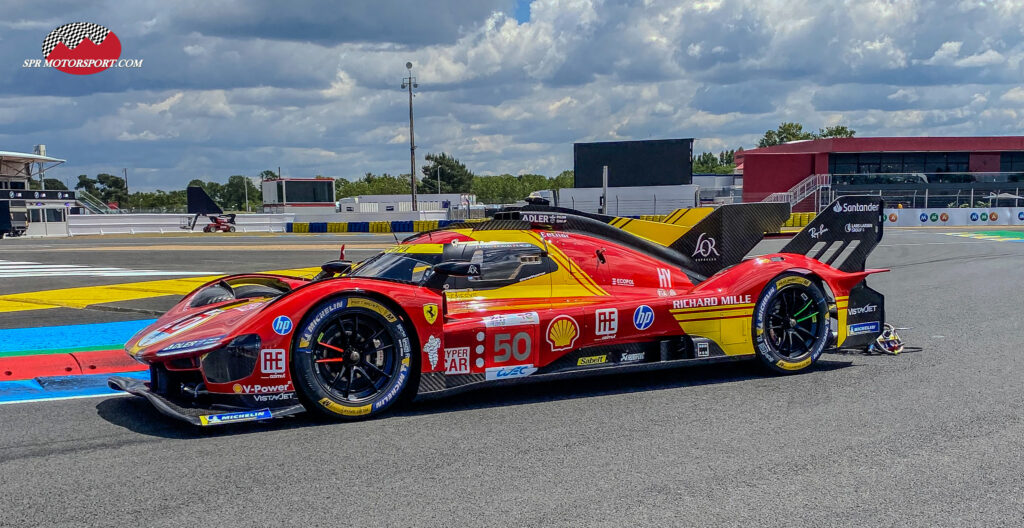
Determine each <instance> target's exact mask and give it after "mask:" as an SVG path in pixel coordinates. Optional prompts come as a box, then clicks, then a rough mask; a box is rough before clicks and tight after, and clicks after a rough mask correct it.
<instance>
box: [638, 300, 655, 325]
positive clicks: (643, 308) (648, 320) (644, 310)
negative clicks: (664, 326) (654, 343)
mask: <svg viewBox="0 0 1024 528" xmlns="http://www.w3.org/2000/svg"><path fill="white" fill-rule="evenodd" d="M652 324H654V310H652V309H651V307H650V306H647V305H646V304H641V305H640V306H637V307H636V311H635V312H633V326H634V327H636V329H637V330H641V331H642V330H647V329H648V328H650V327H651V325H652Z"/></svg>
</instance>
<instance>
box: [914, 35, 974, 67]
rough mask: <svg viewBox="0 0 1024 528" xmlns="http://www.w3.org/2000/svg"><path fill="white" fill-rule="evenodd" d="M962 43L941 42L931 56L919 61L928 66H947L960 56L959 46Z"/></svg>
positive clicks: (961, 45)
mask: <svg viewBox="0 0 1024 528" xmlns="http://www.w3.org/2000/svg"><path fill="white" fill-rule="evenodd" d="M963 45H964V43H963V42H959V41H949V42H943V43H942V45H941V46H939V49H937V50H935V53H934V54H932V56H931V58H929V59H928V60H924V61H921V64H925V65H928V66H947V65H950V64H953V61H955V60H956V58H957V57H959V56H960V48H961V47H963Z"/></svg>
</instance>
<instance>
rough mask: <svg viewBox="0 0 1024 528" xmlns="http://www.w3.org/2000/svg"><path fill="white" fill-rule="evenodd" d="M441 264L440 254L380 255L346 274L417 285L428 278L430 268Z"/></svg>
mask: <svg viewBox="0 0 1024 528" xmlns="http://www.w3.org/2000/svg"><path fill="white" fill-rule="evenodd" d="M439 262H441V254H440V253H381V254H379V255H377V256H376V257H371V258H370V259H368V260H367V261H366V262H363V263H362V264H360V265H359V266H358V267H356V268H355V269H353V270H352V272H351V273H349V274H348V276H349V277H375V278H378V279H388V280H395V281H400V282H409V283H412V284H419V283H420V282H422V281H423V279H425V278H427V277H429V276H430V273H432V272H431V267H432V266H433V265H434V264H437V263H439Z"/></svg>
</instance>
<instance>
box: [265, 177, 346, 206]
mask: <svg viewBox="0 0 1024 528" xmlns="http://www.w3.org/2000/svg"><path fill="white" fill-rule="evenodd" d="M284 185H285V199H286V201H287V202H288V203H330V202H333V201H334V195H333V193H332V192H331V191H332V190H333V188H334V181H333V180H313V181H295V180H285V182H284ZM280 199H281V197H280V196H278V200H280Z"/></svg>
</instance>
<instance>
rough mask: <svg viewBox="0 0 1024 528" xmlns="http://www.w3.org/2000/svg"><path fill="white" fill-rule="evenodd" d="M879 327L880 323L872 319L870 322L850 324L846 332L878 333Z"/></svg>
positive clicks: (855, 333)
mask: <svg viewBox="0 0 1024 528" xmlns="http://www.w3.org/2000/svg"><path fill="white" fill-rule="evenodd" d="M879 328H881V325H879V324H878V321H872V322H870V323H860V324H855V325H850V326H849V328H848V330H847V332H846V333H847V334H849V335H858V334H869V333H878V331H879Z"/></svg>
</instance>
